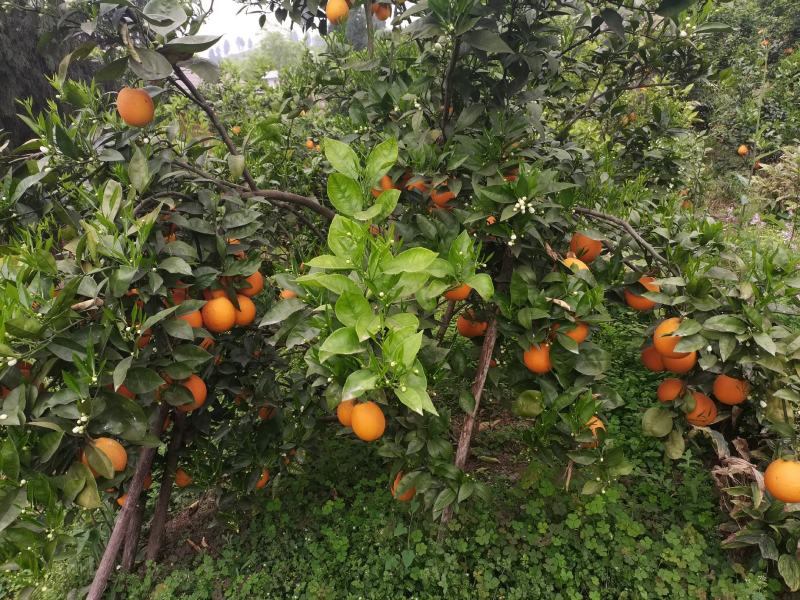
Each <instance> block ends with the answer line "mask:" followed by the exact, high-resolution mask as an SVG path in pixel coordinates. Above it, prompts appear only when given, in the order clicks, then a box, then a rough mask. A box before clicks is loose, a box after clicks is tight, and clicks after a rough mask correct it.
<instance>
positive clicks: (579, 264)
mask: <svg viewBox="0 0 800 600" xmlns="http://www.w3.org/2000/svg"><path fill="white" fill-rule="evenodd" d="M561 262H562V263H564V266H565V267H567V268H568V269H570V270H572V271H574V270H575V269H577V270H578V271H588V270H589V267H587V266H586V263H585V262H583V261H582V260H579V259H577V258H572V257H571V256H570V257H568V258H565V259H564V260H562V261H561ZM572 267H575V269H573V268H572Z"/></svg>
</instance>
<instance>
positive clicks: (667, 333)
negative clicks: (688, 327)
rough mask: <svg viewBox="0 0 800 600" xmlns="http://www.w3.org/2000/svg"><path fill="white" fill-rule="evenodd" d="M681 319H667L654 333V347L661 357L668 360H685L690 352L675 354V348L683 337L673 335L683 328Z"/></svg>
mask: <svg viewBox="0 0 800 600" xmlns="http://www.w3.org/2000/svg"><path fill="white" fill-rule="evenodd" d="M681 321H682V319H681V318H680V317H672V318H671V319H665V320H663V321H661V323H659V325H658V327H656V330H655V332H653V346H654V347H655V349H656V350H658V353H659V354H660V355H661V356H664V357H667V358H683V357H685V356H686V355H687V354H688V352H675V346H677V345H678V342H680V341H681V336H679V335H673V332H674V331H675V330H677V329H678V327H680V326H681Z"/></svg>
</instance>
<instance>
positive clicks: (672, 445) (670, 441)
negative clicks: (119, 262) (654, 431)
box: [664, 429, 686, 460]
mask: <svg viewBox="0 0 800 600" xmlns="http://www.w3.org/2000/svg"><path fill="white" fill-rule="evenodd" d="M685 450H686V441H685V440H684V439H683V434H682V433H681V432H680V431H678V430H677V429H673V430H672V431H670V432H669V435H668V436H667V439H666V440H665V441H664V451H665V452H666V455H667V456H668V457H669V458H671V459H672V460H678V459H679V458H680V457H682V456H683V452H684V451H685Z"/></svg>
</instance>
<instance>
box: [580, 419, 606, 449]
mask: <svg viewBox="0 0 800 600" xmlns="http://www.w3.org/2000/svg"><path fill="white" fill-rule="evenodd" d="M586 427H588V428H589V430H590V431H591V432H592V437H593V438H594V440H593V441H591V442H584V443H583V444H581V447H583V448H597V445H598V444H599V443H600V440H598V439H597V432H598V431H599V430H602V431H605V430H606V426H605V425H604V424H603V422H602V421H601V420H600V418H599V417H598V416H597V415H595V416H593V417H592V418H591V419H589V421H588V422H587V423H586Z"/></svg>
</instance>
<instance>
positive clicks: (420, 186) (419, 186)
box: [406, 180, 428, 194]
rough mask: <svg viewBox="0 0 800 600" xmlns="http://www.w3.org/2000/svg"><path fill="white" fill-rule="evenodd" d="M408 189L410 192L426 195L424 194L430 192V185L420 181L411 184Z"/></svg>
mask: <svg viewBox="0 0 800 600" xmlns="http://www.w3.org/2000/svg"><path fill="white" fill-rule="evenodd" d="M406 189H407V190H408V191H409V192H410V191H412V190H417V191H418V192H419V193H420V194H424V193H426V192H427V191H428V185H427V184H426V183H425V182H424V181H422V180H419V181H415V182H413V183H409V184H408V185H407V186H406Z"/></svg>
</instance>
